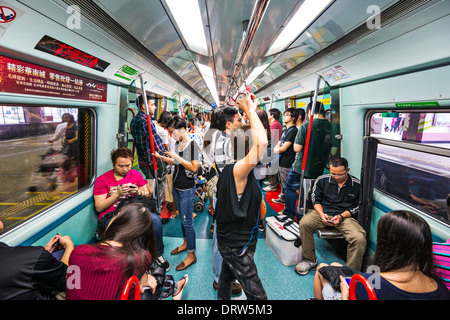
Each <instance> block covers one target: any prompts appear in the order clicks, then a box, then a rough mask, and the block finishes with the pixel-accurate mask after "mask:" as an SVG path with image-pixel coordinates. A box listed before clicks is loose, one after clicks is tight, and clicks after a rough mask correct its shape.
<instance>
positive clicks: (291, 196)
mask: <svg viewBox="0 0 450 320" xmlns="http://www.w3.org/2000/svg"><path fill="white" fill-rule="evenodd" d="M300 178H301V175H300V174H299V173H297V172H295V171H294V170H293V169H292V168H291V170H289V174H288V176H287V179H286V186H285V187H284V199H285V203H284V211H283V213H284V214H285V215H287V216H290V217H294V216H295V215H296V214H297V204H296V201H297V194H296V191H297V190H298V189H299V188H300Z"/></svg>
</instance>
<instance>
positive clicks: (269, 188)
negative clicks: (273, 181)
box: [263, 186, 277, 192]
mask: <svg viewBox="0 0 450 320" xmlns="http://www.w3.org/2000/svg"><path fill="white" fill-rule="evenodd" d="M263 190H264V191H266V192H267V191H275V190H277V188H276V187H275V188H273V187H271V186H267V187H264V188H263Z"/></svg>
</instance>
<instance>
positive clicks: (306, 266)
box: [295, 259, 317, 276]
mask: <svg viewBox="0 0 450 320" xmlns="http://www.w3.org/2000/svg"><path fill="white" fill-rule="evenodd" d="M316 267H317V259H316V261H309V260H307V259H303V260H302V261H300V263H299V264H297V265H296V266H295V272H297V273H298V274H299V275H302V276H304V275H305V274H307V273H308V272H309V271H310V270H313V269H315V268H316Z"/></svg>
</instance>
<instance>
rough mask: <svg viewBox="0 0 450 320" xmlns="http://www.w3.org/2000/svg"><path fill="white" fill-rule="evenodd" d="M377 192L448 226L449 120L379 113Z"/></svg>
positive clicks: (375, 125)
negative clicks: (404, 203)
mask: <svg viewBox="0 0 450 320" xmlns="http://www.w3.org/2000/svg"><path fill="white" fill-rule="evenodd" d="M370 135H371V136H374V137H377V138H379V140H380V144H379V145H378V154H377V164H376V173H375V188H377V189H378V190H381V191H383V192H385V193H387V194H389V195H391V196H393V197H395V198H397V199H399V200H401V201H404V202H406V203H407V204H409V205H411V206H414V207H416V208H418V209H420V210H421V211H423V212H425V213H427V214H429V215H431V216H433V217H435V218H437V219H439V220H441V221H444V222H446V223H450V211H449V210H450V208H449V205H448V203H449V202H448V201H450V199H449V198H450V156H449V155H450V114H449V113H438V112H436V113H433V112H427V113H424V112H409V113H377V114H373V115H372V117H371V121H370Z"/></svg>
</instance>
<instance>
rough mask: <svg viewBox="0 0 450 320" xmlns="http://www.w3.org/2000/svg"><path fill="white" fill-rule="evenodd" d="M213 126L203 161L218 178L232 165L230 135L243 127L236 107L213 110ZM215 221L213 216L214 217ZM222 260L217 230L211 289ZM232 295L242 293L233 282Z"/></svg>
mask: <svg viewBox="0 0 450 320" xmlns="http://www.w3.org/2000/svg"><path fill="white" fill-rule="evenodd" d="M214 117H215V124H216V128H217V129H218V130H217V131H216V130H214V129H215V128H214V129H213V130H214V133H213V134H212V136H211V140H210V141H211V144H210V145H209V146H208V147H207V148H206V149H205V150H204V156H205V160H206V161H207V162H209V163H210V164H211V166H212V165H213V164H214V169H212V170H215V171H216V175H217V176H218V177H220V174H221V173H222V171H223V169H224V168H225V166H226V165H227V164H230V163H234V153H233V146H232V142H231V134H232V132H233V131H234V130H237V129H240V128H241V127H242V125H243V119H242V116H241V114H240V113H239V109H237V108H236V107H230V106H224V107H220V108H216V109H215V110H214ZM216 202H217V189H216V190H215V191H214V199H213V203H214V212H215V211H216V209H217V208H216ZM214 220H215V216H214ZM222 263H223V259H222V256H221V254H220V252H219V249H218V247H217V228H216V227H215V228H214V231H213V274H214V281H213V288H214V289H215V290H217V288H218V283H219V278H220V273H221V271H222ZM232 290H233V291H232V292H233V294H237V293H239V292H241V291H242V286H241V285H240V284H239V283H237V282H235V283H234V284H233V289H232Z"/></svg>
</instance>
